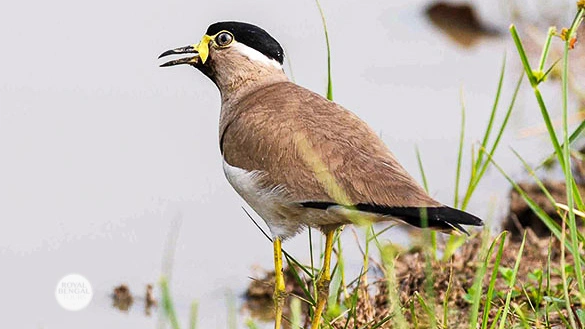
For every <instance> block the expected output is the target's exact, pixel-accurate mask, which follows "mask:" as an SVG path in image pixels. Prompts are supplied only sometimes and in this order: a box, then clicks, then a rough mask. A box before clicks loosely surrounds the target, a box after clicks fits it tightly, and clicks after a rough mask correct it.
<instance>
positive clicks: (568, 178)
mask: <svg viewBox="0 0 585 329" xmlns="http://www.w3.org/2000/svg"><path fill="white" fill-rule="evenodd" d="M584 13H585V9H580V10H579V12H578V13H577V15H576V16H575V19H574V20H573V24H572V25H571V27H570V28H569V31H568V32H567V36H566V38H565V39H566V40H565V49H564V52H563V71H562V78H561V82H562V94H563V97H562V99H563V138H564V140H563V144H564V145H563V158H564V162H565V167H564V168H563V169H564V174H565V182H566V186H567V206H568V207H569V212H568V214H569V221H568V223H569V234H570V236H571V243H572V246H573V249H574V250H575V252H577V253H578V254H576V255H573V256H574V262H575V268H576V269H581V268H582V267H581V257H579V255H580V253H579V251H580V246H579V239H578V238H577V234H578V230H577V224H576V218H575V212H574V210H573V209H574V199H573V197H574V191H573V182H574V179H573V176H572V172H571V166H570V163H571V162H570V161H571V158H570V156H571V155H570V148H569V123H568V99H569V81H568V80H569V79H568V77H569V49H570V42H571V39H572V38H573V35H574V34H575V33H576V31H577V28H578V26H577V25H576V24H577V22H580V21H581V18H582V17H583V14H584ZM575 275H576V279H577V285H578V287H579V293H580V296H581V303H585V282H584V281H583V272H582V271H580V270H576V271H575Z"/></svg>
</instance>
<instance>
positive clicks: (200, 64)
mask: <svg viewBox="0 0 585 329" xmlns="http://www.w3.org/2000/svg"><path fill="white" fill-rule="evenodd" d="M181 54H189V55H191V56H189V57H183V58H179V59H175V60H171V61H168V62H166V63H164V64H162V65H161V67H167V66H174V65H180V64H187V65H191V66H193V67H195V68H197V69H199V70H200V71H201V72H203V73H204V74H205V75H207V76H208V77H209V78H211V80H213V81H214V82H215V83H216V84H217V85H218V87H219V88H220V90H222V89H225V87H227V86H229V85H233V84H234V83H236V84H237V82H238V81H242V80H250V79H251V80H256V79H258V78H260V77H262V76H270V75H273V74H275V73H277V74H282V72H283V70H282V63H283V61H284V51H283V49H282V47H281V46H280V44H279V43H278V42H277V41H276V40H275V39H274V38H273V37H272V36H271V35H270V34H268V32H266V31H264V30H263V29H262V28H260V27H258V26H255V25H252V24H248V23H241V22H218V23H214V24H212V25H210V26H209V27H208V28H207V32H206V33H205V35H203V37H202V38H201V41H200V42H199V43H197V44H192V45H188V46H185V47H180V48H176V49H171V50H168V51H165V52H164V53H162V54H161V55H160V56H159V58H161V57H166V56H170V55H181ZM224 85H225V86H224ZM223 91H225V90H222V93H223Z"/></svg>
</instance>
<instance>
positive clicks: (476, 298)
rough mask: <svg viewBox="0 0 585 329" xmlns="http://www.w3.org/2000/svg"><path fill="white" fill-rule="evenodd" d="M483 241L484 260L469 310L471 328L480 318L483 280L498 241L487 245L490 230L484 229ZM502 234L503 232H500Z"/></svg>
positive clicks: (477, 276)
mask: <svg viewBox="0 0 585 329" xmlns="http://www.w3.org/2000/svg"><path fill="white" fill-rule="evenodd" d="M482 235H483V236H482V241H481V249H480V251H479V252H480V255H481V256H480V259H482V260H483V262H482V263H481V266H479V267H478V268H477V270H476V272H475V277H474V278H473V286H472V292H471V293H472V299H471V300H472V303H471V310H470V311H469V328H477V321H478V320H479V316H478V314H479V305H480V302H481V297H482V295H481V293H482V282H483V278H484V276H485V273H486V271H487V267H488V264H489V261H490V259H491V255H492V253H493V251H494V247H495V244H496V241H497V238H496V239H495V240H494V241H492V243H491V244H490V245H489V247H488V246H487V241H488V237H489V231H488V230H487V229H484V231H483V232H482ZM500 236H501V234H500Z"/></svg>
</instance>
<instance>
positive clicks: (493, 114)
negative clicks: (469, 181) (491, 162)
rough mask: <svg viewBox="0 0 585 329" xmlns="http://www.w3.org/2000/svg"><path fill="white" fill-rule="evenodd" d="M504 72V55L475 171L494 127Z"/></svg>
mask: <svg viewBox="0 0 585 329" xmlns="http://www.w3.org/2000/svg"><path fill="white" fill-rule="evenodd" d="M505 71H506V55H504V59H503V60H502V68H501V69H500V79H499V80H498V88H497V90H496V98H495V99H494V104H493V105H492V111H491V113H490V119H489V121H488V125H487V128H486V130H485V133H484V135H483V140H482V142H481V148H480V150H479V155H478V156H477V160H476V163H475V170H476V172H477V170H478V169H479V166H480V165H481V164H482V160H483V153H484V150H486V149H487V143H488V140H489V138H490V134H491V132H492V128H493V125H494V119H495V117H496V112H497V110H498V103H499V102H500V95H501V94H502V86H503V84H504V75H505Z"/></svg>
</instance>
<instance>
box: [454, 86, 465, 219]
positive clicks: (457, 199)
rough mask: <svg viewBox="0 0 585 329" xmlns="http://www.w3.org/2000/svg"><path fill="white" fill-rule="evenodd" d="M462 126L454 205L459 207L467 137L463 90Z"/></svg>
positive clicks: (460, 129)
mask: <svg viewBox="0 0 585 329" xmlns="http://www.w3.org/2000/svg"><path fill="white" fill-rule="evenodd" d="M460 98H461V126H460V128H459V147H458V149H457V169H456V172H455V196H454V198H455V200H454V201H453V206H454V207H455V208H457V207H459V182H460V181H461V161H462V159H463V141H464V139H465V99H464V98H463V90H461V96H460Z"/></svg>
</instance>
